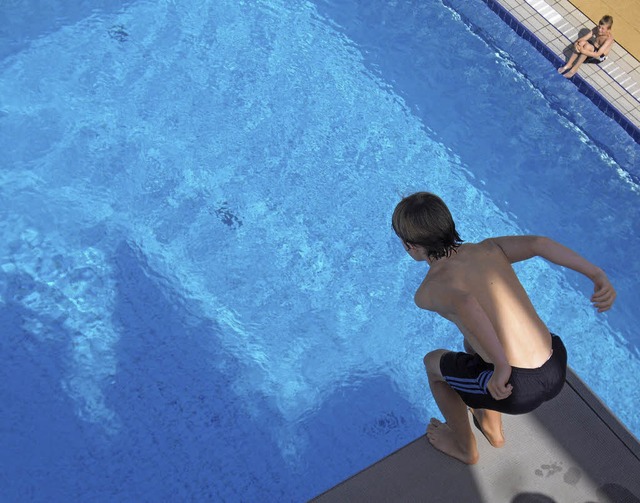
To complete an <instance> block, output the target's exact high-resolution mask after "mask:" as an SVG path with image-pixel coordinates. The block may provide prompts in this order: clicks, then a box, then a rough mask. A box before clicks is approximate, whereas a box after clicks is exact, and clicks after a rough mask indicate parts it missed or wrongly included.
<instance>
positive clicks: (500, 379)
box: [487, 365, 513, 400]
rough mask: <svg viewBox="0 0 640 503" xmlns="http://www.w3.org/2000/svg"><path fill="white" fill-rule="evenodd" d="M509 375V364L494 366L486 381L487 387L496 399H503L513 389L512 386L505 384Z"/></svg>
mask: <svg viewBox="0 0 640 503" xmlns="http://www.w3.org/2000/svg"><path fill="white" fill-rule="evenodd" d="M509 377H511V367H510V366H509V365H506V366H500V367H498V366H496V367H495V368H494V370H493V375H492V376H491V378H490V379H489V382H488V383H487V389H488V390H489V393H490V394H491V396H492V397H493V398H495V399H496V400H504V399H505V398H507V397H508V396H509V395H510V394H511V392H512V391H513V386H511V384H507V382H508V381H509Z"/></svg>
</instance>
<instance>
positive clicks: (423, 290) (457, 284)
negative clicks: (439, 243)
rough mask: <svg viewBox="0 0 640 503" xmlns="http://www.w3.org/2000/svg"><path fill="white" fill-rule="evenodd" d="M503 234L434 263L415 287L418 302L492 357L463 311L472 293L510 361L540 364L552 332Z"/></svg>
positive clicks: (526, 365)
mask: <svg viewBox="0 0 640 503" xmlns="http://www.w3.org/2000/svg"><path fill="white" fill-rule="evenodd" d="M500 239H501V238H495V239H487V240H485V241H482V242H481V243H477V244H464V245H462V246H460V247H459V248H458V249H457V250H456V251H455V252H454V253H452V254H451V256H450V257H448V258H446V259H444V260H439V261H435V262H434V263H432V264H431V267H430V269H429V272H428V274H427V276H426V277H425V279H424V281H423V282H422V284H421V285H420V287H419V288H418V291H417V292H416V296H415V300H416V304H417V305H418V306H419V307H422V308H424V309H429V310H431V311H435V312H437V313H439V314H440V315H442V316H444V317H445V318H447V319H449V320H451V321H452V322H454V323H455V324H456V325H457V326H458V328H459V329H460V331H461V332H462V334H463V335H464V337H465V339H466V340H467V342H468V343H469V344H470V345H471V347H473V348H474V350H475V351H476V352H477V353H478V354H479V355H480V356H481V357H482V358H483V359H484V360H485V361H488V362H492V360H491V357H490V356H489V355H488V354H487V353H486V351H484V349H483V344H482V342H480V341H479V340H478V339H477V337H476V335H475V330H474V329H475V327H472V326H467V325H468V323H467V324H465V316H464V314H463V313H461V309H464V307H463V306H464V304H461V302H463V300H462V301H461V299H465V297H467V296H471V297H473V298H474V299H475V300H477V303H478V304H479V307H480V309H481V310H482V311H484V314H486V316H487V318H488V321H489V322H490V323H491V325H492V326H493V328H494V329H495V332H496V335H497V337H498V340H499V341H500V344H501V345H502V347H503V348H504V353H505V356H506V358H507V361H508V362H509V365H511V366H513V367H521V368H537V367H540V366H541V365H542V364H543V363H544V362H545V361H546V360H547V359H548V358H549V356H550V354H551V335H550V333H549V329H548V328H547V327H546V325H545V324H544V323H543V322H542V320H541V319H540V317H539V316H538V314H537V313H536V311H535V308H534V307H533V305H532V304H531V301H530V300H529V297H528V295H527V293H526V292H525V290H524V288H523V287H522V285H521V284H520V281H519V280H518V277H517V276H516V274H515V272H514V270H513V267H512V266H511V261H510V259H509V258H508V257H507V256H506V255H505V252H504V250H503V249H502V248H501V247H500ZM492 363H493V362H492Z"/></svg>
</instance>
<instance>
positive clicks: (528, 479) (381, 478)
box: [312, 370, 640, 503]
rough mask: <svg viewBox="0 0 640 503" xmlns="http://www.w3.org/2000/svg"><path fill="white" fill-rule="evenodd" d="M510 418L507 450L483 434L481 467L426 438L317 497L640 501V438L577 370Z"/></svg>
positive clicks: (330, 500) (321, 501) (326, 502)
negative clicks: (549, 396)
mask: <svg viewBox="0 0 640 503" xmlns="http://www.w3.org/2000/svg"><path fill="white" fill-rule="evenodd" d="M503 423H504V431H505V437H506V439H507V444H506V445H505V447H503V448H502V449H495V448H493V447H491V446H490V445H489V443H488V442H487V441H486V439H485V438H484V437H483V436H482V435H481V434H479V433H477V434H476V438H477V440H478V449H479V450H480V461H479V463H478V464H476V465H473V466H467V465H464V464H463V463H460V462H459V461H456V460H454V459H452V458H449V457H448V456H445V455H444V454H442V453H440V452H439V451H437V450H436V449H434V448H433V447H432V446H431V445H430V444H429V442H428V441H427V439H426V437H425V436H424V435H423V436H421V437H419V438H417V439H416V440H415V441H413V442H411V443H410V444H408V445H407V446H405V447H403V448H401V449H400V450H398V451H396V452H394V453H392V454H390V455H389V456H387V457H386V458H384V459H382V460H380V461H378V462H377V463H375V464H374V465H372V466H370V467H369V468H366V469H365V470H363V471H362V472H360V473H358V474H356V475H354V476H353V477H351V478H349V479H347V480H346V481H344V482H342V483H341V484H339V485H337V486H336V487H334V488H332V489H330V490H328V491H327V492H325V493H323V494H321V495H320V496H318V497H316V498H315V499H313V500H312V501H313V502H314V503H334V502H349V503H357V502H363V503H364V502H366V503H376V502H393V503H396V502H416V503H417V502H437V503H440V502H452V503H458V502H460V503H475V502H478V503H480V502H483V503H508V502H511V503H527V502H528V503H552V502H557V503H600V502H609V503H640V443H638V441H637V439H636V438H635V437H634V436H633V435H632V434H631V433H629V431H628V430H627V429H626V428H625V427H624V426H623V425H622V424H621V423H620V422H619V421H618V419H617V418H616V417H615V416H614V415H613V414H612V413H611V412H610V411H609V410H608V409H607V408H606V407H605V406H604V405H603V404H602V403H601V402H600V401H599V400H598V398H597V397H596V396H595V395H594V394H593V393H592V392H591V390H590V389H589V388H588V387H587V386H586V385H585V384H584V383H583V382H582V381H581V380H580V379H579V378H578V377H577V376H576V374H575V373H574V372H573V371H571V370H570V371H569V373H568V375H567V384H566V385H565V387H564V389H563V390H562V392H561V393H560V395H559V396H558V397H557V398H555V399H554V400H552V401H551V402H547V403H546V404H543V405H542V406H541V407H540V408H539V409H537V410H536V411H534V412H532V413H531V414H527V415H523V416H504V420H503Z"/></svg>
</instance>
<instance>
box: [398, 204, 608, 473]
mask: <svg viewBox="0 0 640 503" xmlns="http://www.w3.org/2000/svg"><path fill="white" fill-rule="evenodd" d="M392 226H393V229H394V231H395V233H396V234H397V235H398V237H399V238H400V240H401V241H402V244H403V246H404V248H405V250H406V251H407V253H409V255H410V256H411V257H412V258H413V259H414V260H417V261H425V262H427V264H428V265H429V271H428V272H427V275H426V277H425V278H424V280H423V281H422V283H421V285H420V287H419V288H418V290H417V292H416V294H415V297H414V300H415V303H416V304H417V305H418V307H420V308H422V309H427V310H429V311H434V312H436V313H438V314H439V315H441V316H442V317H444V318H446V319H447V320H449V321H452V322H453V323H455V324H456V326H457V327H458V328H459V330H460V332H461V333H462V335H463V336H464V347H465V350H466V352H458V353H456V352H453V351H448V350H444V349H438V350H435V351H431V352H430V353H428V354H427V355H426V356H425V357H424V364H425V367H426V370H427V376H428V378H429V386H430V388H431V392H432V394H433V397H434V398H435V400H436V403H437V404H438V407H439V408H440V411H441V412H442V415H443V416H444V418H445V420H446V423H442V422H440V421H439V420H437V419H435V418H432V419H431V422H430V424H429V426H428V427H427V438H428V439H429V442H431V444H432V445H433V446H434V447H435V448H436V449H439V450H440V451H442V452H444V453H445V454H447V455H449V456H452V457H454V458H456V459H458V460H460V461H462V462H464V463H468V464H473V463H476V462H477V461H478V457H479V454H478V448H477V444H476V439H475V436H474V434H473V431H472V430H471V426H470V424H469V417H468V412H467V407H470V408H471V413H472V414H473V418H474V423H475V424H476V427H478V428H479V429H480V430H481V432H482V433H483V434H484V435H485V437H486V438H487V440H488V441H489V442H490V443H491V445H493V446H494V447H501V446H502V445H503V444H504V436H503V433H502V417H501V415H500V413H507V414H524V413H527V412H530V411H532V410H534V409H536V408H537V407H538V406H539V405H541V404H542V403H543V402H545V401H547V400H550V399H552V398H553V397H555V396H556V395H557V394H558V393H560V391H561V390H562V387H563V385H564V382H565V377H566V370H567V353H566V350H565V347H564V344H563V343H562V341H561V340H560V338H559V337H558V336H556V335H553V334H551V332H550V331H549V329H548V328H547V326H546V325H545V323H544V322H543V321H542V320H541V319H540V317H539V316H538V314H537V313H536V310H535V308H534V307H533V305H532V304H531V300H530V299H529V297H528V295H527V293H526V292H525V290H524V288H523V287H522V284H521V283H520V281H519V280H518V277H517V276H516V274H515V272H514V270H513V267H512V265H511V264H513V263H514V262H520V261H522V260H527V259H530V258H533V257H536V256H538V257H543V258H545V259H547V260H549V261H551V262H553V263H555V264H558V265H561V266H563V267H568V268H570V269H573V270H574V271H577V272H579V273H582V274H584V275H585V276H587V277H588V278H589V279H591V280H592V281H593V284H594V294H593V296H592V297H591V302H593V304H594V306H595V307H596V308H597V309H598V311H599V312H602V311H606V310H607V309H609V308H610V307H611V305H612V304H613V301H614V300H615V297H616V292H615V290H614V288H613V286H611V283H610V282H609V279H608V278H607V275H606V274H605V273H604V271H603V270H602V269H600V268H599V267H596V266H595V265H593V264H592V263H591V262H589V261H587V260H586V259H584V258H582V257H581V256H580V255H578V254H577V253H575V252H574V251H572V250H570V249H569V248H567V247H565V246H563V245H561V244H560V243H557V242H555V241H553V240H551V239H549V238H544V237H539V236H508V237H498V238H490V239H486V240H484V241H481V242H480V243H463V241H462V240H461V239H460V236H459V235H458V232H457V231H456V227H455V223H454V221H453V218H452V216H451V213H450V212H449V209H448V208H447V206H446V205H445V203H444V202H443V201H442V199H440V198H439V197H438V196H436V195H434V194H431V193H429V192H418V193H416V194H413V195H411V196H408V197H405V198H404V199H402V201H400V202H399V203H398V205H397V206H396V209H395V210H394V212H393V217H392Z"/></svg>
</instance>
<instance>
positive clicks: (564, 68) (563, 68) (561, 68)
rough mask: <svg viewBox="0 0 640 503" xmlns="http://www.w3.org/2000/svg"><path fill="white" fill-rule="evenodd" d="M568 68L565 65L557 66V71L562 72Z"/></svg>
mask: <svg viewBox="0 0 640 503" xmlns="http://www.w3.org/2000/svg"><path fill="white" fill-rule="evenodd" d="M568 69H569V68H567V67H566V66H561V67H560V68H558V73H564V72H566V71H567V70H568Z"/></svg>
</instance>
